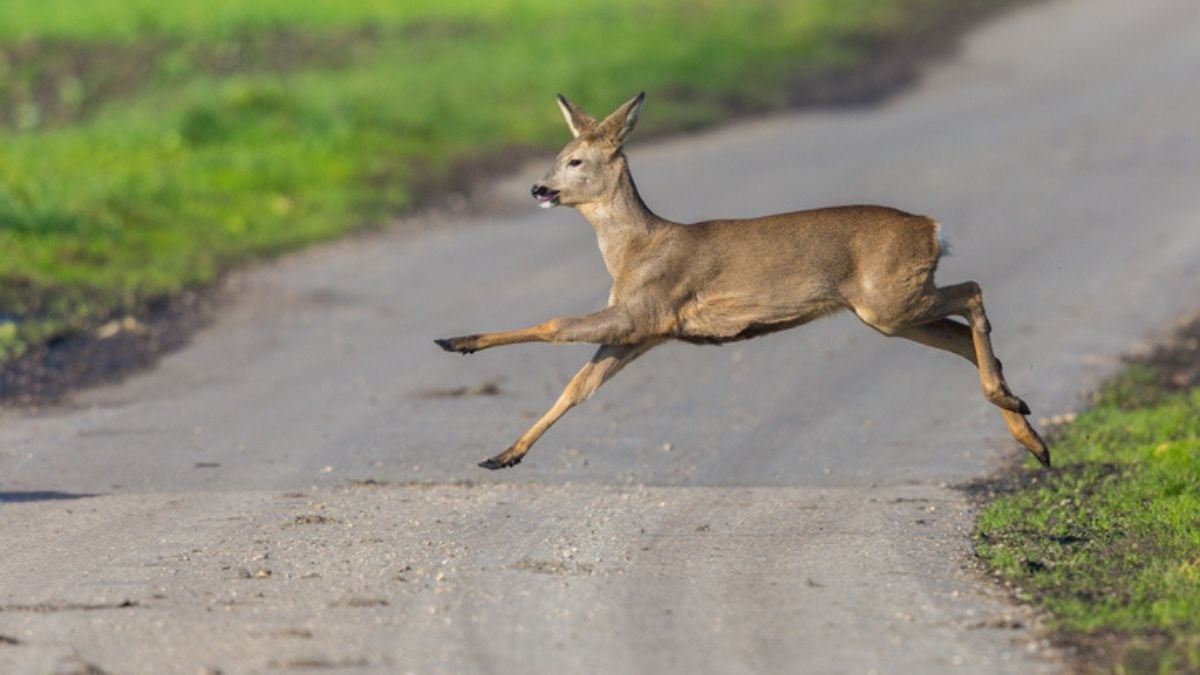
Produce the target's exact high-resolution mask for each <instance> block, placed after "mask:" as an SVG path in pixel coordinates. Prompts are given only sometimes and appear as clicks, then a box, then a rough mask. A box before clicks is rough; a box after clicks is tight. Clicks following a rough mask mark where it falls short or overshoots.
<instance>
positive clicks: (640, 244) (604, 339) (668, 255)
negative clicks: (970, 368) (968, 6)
mask: <svg viewBox="0 0 1200 675" xmlns="http://www.w3.org/2000/svg"><path fill="white" fill-rule="evenodd" d="M644 100H645V93H641V94H638V95H637V96H635V97H634V98H632V99H630V100H629V101H627V102H626V103H625V104H623V105H622V106H621V107H619V108H617V109H616V111H614V112H613V113H612V114H611V115H609V116H608V117H606V118H604V120H603V121H597V120H596V118H594V117H592V116H591V115H589V114H588V113H587V112H585V111H584V110H583V109H582V108H580V107H579V106H578V105H576V104H574V103H572V102H570V101H568V100H567V99H566V98H564V97H562V96H561V95H560V96H559V97H558V106H559V108H561V109H562V113H563V117H565V118H566V120H567V126H568V127H570V129H571V133H572V134H573V135H574V140H572V141H571V142H569V143H567V145H566V147H564V148H563V149H562V151H561V152H559V153H558V157H557V158H556V159H555V162H554V165H553V166H552V167H551V169H550V172H549V173H547V174H546V176H545V177H544V178H542V179H541V180H540V181H538V182H537V183H535V184H534V186H533V189H532V194H533V198H534V199H535V200H537V203H538V205H539V206H542V207H546V208H550V207H554V206H572V207H574V208H576V209H577V210H579V212H580V213H582V214H583V216H584V217H585V218H587V220H588V221H589V222H591V224H592V227H593V228H595V230H596V238H597V239H598V240H599V244H600V252H601V254H602V255H603V256H604V264H605V266H606V267H607V268H608V273H609V275H611V276H612V280H613V284H612V290H611V292H610V293H609V296H608V307H607V308H605V309H603V310H600V311H598V312H595V313H592V314H586V315H583V316H571V317H563V318H557V319H551V320H550V321H547V322H545V323H542V324H539V325H537V326H533V327H532V328H526V329H523V330H515V331H510V332H504V333H484V334H480V335H467V336H463V337H455V338H449V339H440V340H436V341H435V342H437V344H438V345H439V346H441V347H442V349H445V350H446V351H451V352H459V353H462V354H470V353H472V352H476V351H479V350H481V349H488V348H490V347H498V346H500V345H509V344H515V343H518V342H593V343H597V344H599V345H600V349H599V350H597V351H596V354H595V356H593V357H592V358H591V360H590V361H588V362H587V363H586V364H585V365H584V366H583V368H582V369H580V371H579V372H578V373H576V374H575V376H574V377H573V378H571V381H570V383H568V384H567V387H566V389H565V390H564V391H563V393H562V395H561V396H559V398H558V400H557V401H556V402H555V403H554V405H553V406H552V407H551V408H550V410H549V411H547V412H546V414H545V415H543V416H542V417H541V418H540V419H539V420H538V421H537V422H536V423H534V425H533V426H532V427H530V428H529V430H528V431H526V432H525V433H524V434H522V435H521V437H520V438H518V439H517V440H516V442H514V443H513V444H512V446H510V447H509V448H508V449H507V450H505V451H504V452H502V453H500V454H498V455H496V456H495V457H491V458H490V459H487V460H484V461H483V462H481V463H480V466H481V467H483V468H485V469H501V468H504V467H510V466H513V465H515V464H517V463H519V462H520V461H521V459H522V458H523V457H524V456H525V453H527V452H529V448H530V447H531V446H532V445H533V444H534V443H535V442H537V440H538V439H539V438H540V437H541V436H542V434H544V433H545V432H546V430H547V429H549V428H550V426H551V425H552V424H554V423H555V422H556V421H557V420H558V419H559V418H560V417H562V415H563V414H564V413H566V412H567V411H568V410H570V409H571V408H573V407H574V406H575V405H577V404H578V403H580V402H582V401H583V400H584V399H586V398H587V397H588V396H590V395H591V394H592V393H593V392H595V391H596V389H597V388H598V387H599V386H600V385H601V384H603V383H604V382H605V381H606V380H608V378H610V377H612V376H613V375H615V374H616V373H617V371H619V370H620V369H621V368H622V367H624V366H625V365H627V364H628V363H629V362H630V361H633V360H634V359H636V358H637V357H639V356H641V355H642V354H645V353H646V352H647V351H648V350H649V349H650V348H651V347H654V346H655V345H658V344H660V343H662V342H665V341H667V340H683V341H685V342H693V343H699V344H721V343H725V342H733V341H735V340H745V339H748V338H752V337H758V336H759V335H765V334H767V333H773V332H775V331H780V330H784V329H787V328H794V327H796V326H799V325H801V324H804V323H808V322H809V321H812V320H813V319H817V318H819V317H822V316H825V315H828V314H831V313H833V312H837V311H840V310H844V309H848V310H850V311H852V312H854V314H855V315H857V316H858V318H859V319H861V320H862V321H863V323H865V324H867V325H868V326H870V327H872V328H874V329H875V330H877V331H879V332H881V333H883V334H884V335H891V336H898V337H902V338H908V339H909V340H913V341H914V342H919V343H921V344H923V345H927V346H930V347H934V348H936V349H942V350H945V351H948V352H951V353H953V354H958V355H959V356H961V357H963V358H964V359H967V360H968V361H970V362H971V363H973V364H975V366H976V367H977V368H978V369H979V379H980V382H981V383H982V385H983V395H984V396H985V397H986V398H987V400H988V401H990V402H991V403H993V404H995V405H996V406H997V407H999V408H1000V414H1002V415H1003V416H1004V421H1005V423H1006V424H1007V425H1008V428H1009V431H1011V432H1012V435H1013V437H1014V438H1016V439H1017V441H1018V442H1019V443H1020V444H1021V445H1023V446H1025V447H1026V448H1027V449H1028V450H1029V452H1031V453H1032V454H1033V456H1034V457H1036V458H1037V459H1038V461H1040V462H1041V463H1042V464H1043V465H1044V466H1050V451H1049V450H1048V449H1047V448H1046V444H1045V443H1044V442H1042V439H1041V438H1040V437H1039V436H1038V434H1037V431H1035V430H1034V428H1033V427H1032V426H1031V425H1030V424H1029V421H1028V420H1027V419H1026V418H1025V416H1026V415H1028V414H1029V407H1028V406H1027V405H1025V402H1024V401H1022V400H1021V399H1019V398H1017V397H1016V396H1015V395H1013V393H1012V391H1010V390H1009V388H1008V384H1007V383H1006V382H1005V380H1004V375H1003V374H1002V372H1001V367H1000V362H999V361H998V360H996V357H995V355H994V354H993V352H992V344H991V339H990V338H989V333H990V332H991V327H990V326H989V324H988V318H987V315H986V314H985V313H984V309H983V295H982V293H981V291H980V288H979V284H977V283H975V282H973V281H966V282H963V283H960V284H954V285H952V286H943V287H939V286H937V285H936V284H935V283H934V281H933V276H934V271H935V270H936V269H937V264H938V259H939V258H940V257H941V256H942V255H943V253H945V250H946V249H945V244H944V243H943V242H942V240H941V238H940V236H939V234H940V233H939V225H938V223H936V222H935V221H933V220H932V219H930V218H926V217H924V216H917V215H912V214H909V213H905V212H903V211H899V210H896V209H892V208H886V207H882V206H839V207H833V208H823V209H815V210H810V211H795V212H792V213H781V214H776V215H771V216H764V217H761V218H749V219H744V220H710V221H705V222H700V223H694V224H690V225H685V224H681V223H674V222H671V221H669V220H666V219H663V218H660V217H659V216H657V215H655V214H654V212H652V211H651V210H650V209H649V208H647V207H646V204H645V203H644V202H643V201H642V198H641V196H639V195H638V191H637V187H635V186H634V183H633V177H632V176H631V175H630V173H629V164H628V162H627V160H626V159H625V155H624V153H623V152H622V146H623V145H624V143H625V139H626V138H628V136H629V133H630V132H631V131H633V127H634V125H635V124H636V123H637V119H638V114H639V113H640V112H641V109H642V103H643V101H644ZM951 316H958V317H962V318H963V319H965V320H966V323H965V324H964V323H962V322H959V321H956V320H954V319H950V318H948V317H951Z"/></svg>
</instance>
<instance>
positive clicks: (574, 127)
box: [558, 94, 596, 138]
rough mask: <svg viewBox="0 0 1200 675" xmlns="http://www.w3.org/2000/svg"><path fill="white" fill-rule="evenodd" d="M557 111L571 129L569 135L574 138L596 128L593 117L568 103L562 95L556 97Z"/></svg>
mask: <svg viewBox="0 0 1200 675" xmlns="http://www.w3.org/2000/svg"><path fill="white" fill-rule="evenodd" d="M558 109H559V110H561V111H562V114H563V118H564V119H566V120H567V126H568V127H570V128H571V134H572V135H573V136H575V138H579V135H580V134H582V133H584V132H586V131H587V130H589V129H591V128H592V127H594V126H596V118H595V117H592V116H591V115H589V114H588V113H587V111H586V110H584V109H583V108H580V107H579V106H577V105H575V104H574V103H572V102H570V101H568V100H567V97H566V96H563V95H562V94H559V95H558Z"/></svg>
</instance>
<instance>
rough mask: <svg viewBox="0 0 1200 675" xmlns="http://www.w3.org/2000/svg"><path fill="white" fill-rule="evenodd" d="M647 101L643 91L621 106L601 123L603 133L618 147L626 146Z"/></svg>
mask: <svg viewBox="0 0 1200 675" xmlns="http://www.w3.org/2000/svg"><path fill="white" fill-rule="evenodd" d="M645 101H646V92H644V91H643V92H642V93H640V94H638V95H637V96H634V97H633V98H631V99H629V100H628V101H626V102H625V103H623V104H621V107H620V108H617V109H616V110H614V111H613V113H612V114H611V115H609V116H608V117H605V118H604V121H603V122H601V123H600V130H601V133H602V134H603V135H604V136H607V137H609V138H610V139H612V140H613V142H615V143H616V144H617V145H622V144H624V143H625V139H626V138H628V137H629V133H630V132H631V131H633V127H634V125H636V124H637V121H638V114H640V113H641V112H642V104H643V103H645Z"/></svg>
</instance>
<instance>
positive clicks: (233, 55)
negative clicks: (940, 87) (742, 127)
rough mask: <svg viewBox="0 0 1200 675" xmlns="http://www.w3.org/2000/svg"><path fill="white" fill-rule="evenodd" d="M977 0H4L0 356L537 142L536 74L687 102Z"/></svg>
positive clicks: (544, 80)
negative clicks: (182, 1) (650, 1)
mask: <svg viewBox="0 0 1200 675" xmlns="http://www.w3.org/2000/svg"><path fill="white" fill-rule="evenodd" d="M1001 4H1006V0H968V1H964V0H807V1H806V2H767V3H740V2H736V1H734V0H706V1H705V2H700V3H697V2H695V1H694V0H688V1H686V2H685V1H683V0H665V1H664V2H659V3H653V4H649V5H648V4H646V3H637V2H632V1H631V0H616V1H614V0H604V1H603V2H600V1H596V0H585V1H582V2H575V3H557V2H550V1H549V0H510V1H508V2H502V3H495V2H485V1H484V0H455V1H453V2H436V3H435V2H431V1H429V0H419V1H414V2H388V1H384V0H376V1H373V2H361V3H344V2H335V1H334V0H313V1H311V2H305V3H293V2H284V1H283V0H256V1H255V2H244V1H242V0H237V1H236V2H235V1H234V0H209V1H208V2H204V3H192V4H191V5H187V6H186V7H185V6H183V5H180V4H178V3H161V2H157V0H95V1H94V2H87V3H79V2H77V1H76V0H6V1H5V2H4V3H0V363H3V362H4V361H6V360H12V359H14V358H16V357H19V356H20V355H22V354H23V353H25V352H27V351H28V350H29V349H30V348H31V347H34V346H37V345H42V344H45V343H46V342H47V341H49V340H52V339H55V338H56V337H57V336H62V335H65V334H71V333H79V332H82V331H93V330H95V329H96V328H97V327H98V326H100V325H101V324H106V325H113V324H112V322H111V321H110V320H111V319H113V318H118V319H119V318H120V317H122V316H124V315H126V314H135V313H137V312H138V311H139V310H140V309H142V308H144V307H145V306H146V305H147V304H148V303H152V302H156V301H161V299H162V298H164V297H170V296H173V295H174V294H177V293H179V292H180V291H181V290H182V289H186V288H193V287H197V286H202V285H204V284H207V283H210V282H211V281H213V280H214V279H215V278H216V277H217V276H219V275H220V274H221V273H222V272H223V271H225V270H227V269H229V268H230V267H231V266H234V265H237V264H239V263H241V262H244V261H245V260H247V259H248V258H252V257H255V256H262V255H270V254H273V253H276V252H279V251H283V250H288V249H291V248H295V247H298V246H302V245H304V244H307V243H310V242H314V241H319V240H323V239H329V238H333V237H336V236H339V235H341V234H343V233H345V232H347V231H350V230H354V229H359V228H362V227H364V226H370V225H374V224H379V223H382V222H385V221H386V220H387V219H388V218H389V217H390V216H391V215H394V214H395V213H398V212H402V211H405V210H407V209H411V208H413V207H414V206H417V205H419V204H420V203H421V202H422V199H423V198H424V197H425V196H426V195H428V194H429V193H431V192H436V191H439V190H441V191H444V190H447V189H451V188H456V187H458V185H457V181H458V180H459V177H460V176H463V175H469V174H471V173H472V172H473V171H474V165H475V164H484V165H486V166H487V167H493V166H496V165H498V164H499V165H503V162H504V161H505V159H506V158H508V157H511V156H513V154H512V153H513V149H514V148H533V149H542V148H547V149H548V148H551V147H555V146H556V144H558V143H560V142H561V141H562V136H561V133H559V132H561V129H560V128H559V127H560V125H561V122H560V120H559V119H558V117H557V115H558V112H557V111H556V109H555V107H554V105H553V95H554V94H555V93H556V92H558V91H563V92H564V93H568V94H569V95H571V96H572V97H573V98H576V99H577V100H579V101H581V102H583V103H585V104H587V105H590V106H595V107H597V108H605V107H607V106H610V105H613V104H615V103H617V102H619V101H621V100H624V99H625V98H626V97H628V96H629V95H630V94H631V93H633V92H635V91H637V90H639V89H646V90H648V91H650V92H651V94H652V99H651V100H652V105H653V106H654V107H655V109H656V110H655V114H654V115H653V116H652V118H649V120H650V121H651V122H652V123H654V124H658V125H659V127H658V129H657V130H658V131H660V132H661V131H663V130H668V129H681V128H695V127H699V126H703V125H706V124H711V123H714V122H717V121H719V120H721V119H725V118H727V117H728V116H729V115H730V113H731V112H745V111H766V110H774V109H781V108H784V107H786V106H788V105H789V104H792V103H794V102H795V101H796V97H797V91H798V89H797V87H799V86H801V85H802V84H804V83H806V82H808V83H811V82H825V83H829V82H837V81H839V78H840V77H841V76H842V75H846V74H848V73H852V72H855V70H856V69H858V68H860V67H861V66H862V65H863V64H864V63H866V62H867V61H869V60H870V59H871V58H878V57H879V54H881V53H882V52H881V51H880V50H881V47H883V46H887V45H895V44H909V45H910V46H911V45H912V44H914V43H918V42H920V41H928V42H929V43H935V42H936V40H937V39H938V38H940V37H943V36H942V34H941V32H940V31H939V27H941V26H944V25H948V24H947V19H948V18H949V19H950V20H953V21H957V20H960V19H967V18H970V17H971V16H975V15H978V14H980V13H982V12H985V11H987V10H988V9H990V8H992V7H993V6H998V5H1001ZM946 39H949V38H946ZM910 51H911V50H910ZM917 51H922V50H921V49H918V50H917ZM923 51H925V52H929V51H933V50H932V49H924V50H923ZM556 130H557V131H556ZM645 131H649V132H651V133H653V132H654V131H655V129H653V128H650V129H645V130H643V132H645ZM131 325H135V324H131Z"/></svg>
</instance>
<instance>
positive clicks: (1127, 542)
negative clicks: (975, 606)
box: [975, 320, 1200, 673]
mask: <svg viewBox="0 0 1200 675" xmlns="http://www.w3.org/2000/svg"><path fill="white" fill-rule="evenodd" d="M1171 345H1172V346H1171V347H1170V348H1164V349H1160V350H1158V352H1156V354H1155V355H1154V356H1153V357H1151V358H1148V359H1143V360H1141V361H1140V362H1139V363H1136V364H1134V365H1131V366H1130V367H1129V369H1128V370H1126V371H1125V372H1124V373H1123V374H1121V375H1120V376H1118V377H1117V378H1115V379H1113V380H1111V381H1110V382H1108V383H1107V384H1106V385H1105V386H1104V387H1103V388H1102V389H1101V390H1100V391H1099V392H1098V393H1097V394H1096V396H1095V400H1094V405H1093V407H1092V408H1091V409H1090V410H1088V411H1086V412H1084V413H1081V414H1079V415H1078V417H1077V418H1075V419H1074V420H1073V421H1072V422H1071V423H1070V424H1068V425H1067V426H1065V428H1063V429H1062V430H1061V432H1060V433H1059V434H1057V435H1058V438H1057V442H1056V443H1055V444H1054V445H1055V460H1056V461H1057V462H1058V463H1059V464H1058V468H1056V469H1055V470H1054V471H1051V472H1038V473H1036V474H1034V473H1027V474H1023V475H1022V476H1019V477H1017V478H1015V479H1014V482H1013V484H1011V485H1008V486H1006V487H1005V488H1003V489H1001V490H999V492H1000V493H1001V494H1002V496H1001V497H999V498H998V499H996V500H995V501H994V502H992V503H991V504H990V505H989V506H987V508H986V509H985V510H984V511H983V512H982V514H981V515H980V517H979V521H978V524H977V530H976V534H975V543H976V550H977V553H978V555H979V557H980V558H981V559H982V560H983V561H984V562H985V563H986V565H987V566H988V567H990V568H991V569H992V570H993V571H994V572H995V573H996V574H997V575H998V576H999V577H1001V578H1002V579H1004V580H1005V581H1006V582H1007V583H1008V584H1009V585H1010V586H1012V587H1013V588H1015V589H1016V592H1017V594H1018V596H1019V597H1021V598H1022V599H1024V600H1028V601H1032V602H1035V603H1037V604H1039V605H1042V606H1043V607H1045V608H1046V610H1047V611H1048V613H1049V614H1050V616H1051V623H1050V628H1051V629H1052V630H1053V631H1054V632H1055V636H1054V637H1055V638H1056V639H1057V640H1058V641H1060V642H1062V643H1064V644H1066V645H1070V646H1073V647H1075V648H1077V649H1078V653H1079V656H1080V658H1079V659H1078V661H1079V663H1080V665H1081V668H1082V669H1083V670H1085V671H1087V672H1115V673H1177V672H1190V673H1197V672H1200V386H1198V385H1200V320H1197V321H1195V322H1193V323H1192V324H1190V325H1189V327H1187V328H1185V329H1184V330H1183V331H1182V332H1181V333H1180V334H1179V336H1177V337H1176V338H1175V339H1173V340H1172V341H1171Z"/></svg>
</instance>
